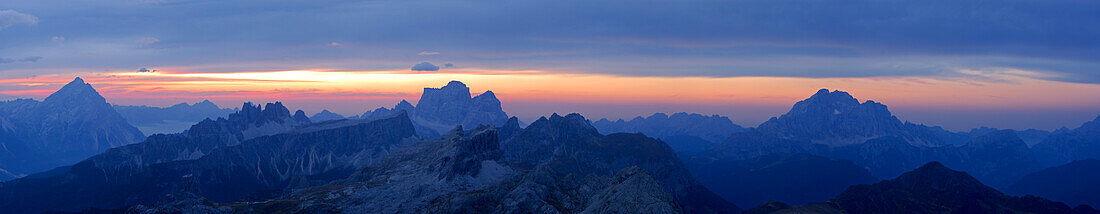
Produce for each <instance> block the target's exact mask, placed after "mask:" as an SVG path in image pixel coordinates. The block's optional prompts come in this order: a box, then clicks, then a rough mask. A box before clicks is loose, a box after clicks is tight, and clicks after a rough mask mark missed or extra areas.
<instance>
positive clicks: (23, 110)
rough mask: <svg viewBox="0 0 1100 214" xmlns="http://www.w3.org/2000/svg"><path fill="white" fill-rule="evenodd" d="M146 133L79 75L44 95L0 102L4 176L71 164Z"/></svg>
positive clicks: (0, 169)
mask: <svg viewBox="0 0 1100 214" xmlns="http://www.w3.org/2000/svg"><path fill="white" fill-rule="evenodd" d="M143 139H145V135H144V134H142V132H141V131H140V130H138V129H137V128H135V127H134V126H131V125H130V124H129V123H127V122H126V119H124V118H123V117H122V116H121V115H119V114H118V112H116V111H115V110H114V109H113V108H111V105H110V104H107V101H106V99H104V98H103V96H100V95H99V92H96V90H95V89H94V88H92V86H91V85H90V84H87V83H84V80H83V79H80V78H76V79H74V80H73V81H72V82H69V83H68V84H66V85H65V86H63V87H61V89H59V90H57V92H54V93H53V94H50V96H48V97H46V99H44V100H42V101H36V100H31V99H17V100H10V101H3V102H0V180H8V179H13V178H15V177H21V176H25V175H28V174H31V173H36V172H41V171H46V170H49V169H52V168H54V167H60V166H64V165H70V164H73V163H76V162H77V161H80V160H83V159H85V158H88V157H91V156H92V155H95V154H99V153H101V152H103V151H106V150H107V149H109V148H112V147H117V146H122V145H128V144H133V143H137V142H141V141H142V140H143Z"/></svg>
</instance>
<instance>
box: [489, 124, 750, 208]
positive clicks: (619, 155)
mask: <svg viewBox="0 0 1100 214" xmlns="http://www.w3.org/2000/svg"><path fill="white" fill-rule="evenodd" d="M501 147H502V148H503V150H504V159H505V161H507V162H508V163H509V164H511V165H512V166H515V167H519V168H521V169H534V168H536V167H537V166H540V165H541V166H543V167H549V168H550V169H552V171H554V172H556V173H559V175H558V176H566V175H569V174H574V175H575V176H581V177H583V176H586V175H589V174H592V175H600V176H610V175H612V174H613V173H614V172H616V171H618V170H620V169H622V168H626V167H631V166H637V167H639V168H641V169H642V170H643V171H645V172H647V173H649V174H650V175H653V177H654V178H656V179H657V180H658V181H659V182H661V184H662V185H663V186H664V188H665V189H666V190H667V191H669V192H670V193H671V194H672V196H673V198H674V199H675V200H676V203H677V204H678V205H679V206H680V207H681V208H682V209H683V210H684V211H685V212H688V213H710V212H719V213H723V212H734V211H737V210H738V208H737V207H736V206H734V205H733V204H730V203H729V202H727V201H725V200H723V199H722V198H720V197H719V196H718V195H716V194H714V193H713V192H711V191H710V190H707V189H706V188H705V187H703V186H702V185H700V184H699V183H698V182H696V181H695V179H694V178H693V177H692V176H691V174H690V173H689V171H688V170H687V168H686V167H685V166H684V164H683V163H682V162H681V161H680V160H679V159H678V158H677V157H676V155H675V154H674V153H673V151H672V149H671V148H670V147H669V146H668V145H666V144H664V143H663V142H661V141H659V140H656V139H653V138H649V137H646V136H645V135H642V134H624V133H619V134H611V135H606V136H605V135H601V134H600V133H599V132H597V131H596V129H595V128H594V127H592V126H591V125H589V123H588V121H587V120H585V119H584V117H582V116H581V115H579V114H569V115H566V116H564V117H562V116H558V115H557V114H554V115H552V116H550V118H545V117H543V118H539V119H538V120H537V121H535V122H533V123H531V125H529V126H527V128H525V129H524V130H523V131H521V132H519V133H518V134H516V135H515V136H513V137H512V138H511V139H509V140H507V141H504V142H503V143H502V145H501Z"/></svg>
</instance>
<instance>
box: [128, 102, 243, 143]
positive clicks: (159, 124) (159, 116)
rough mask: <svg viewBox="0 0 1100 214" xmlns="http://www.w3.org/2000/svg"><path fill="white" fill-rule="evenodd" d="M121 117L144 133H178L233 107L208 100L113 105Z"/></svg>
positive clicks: (223, 113) (229, 111)
mask: <svg viewBox="0 0 1100 214" xmlns="http://www.w3.org/2000/svg"><path fill="white" fill-rule="evenodd" d="M112 107H113V108H114V109H115V111H118V113H119V114H120V115H122V118H126V121H127V122H129V123H130V124H132V125H134V126H135V127H137V128H138V129H139V130H141V132H142V133H145V134H149V135H151V134H157V133H165V134H167V133H179V132H182V131H184V130H187V128H189V127H191V125H194V124H195V123H197V122H199V121H202V120H204V119H206V118H219V117H226V116H228V115H229V114H232V113H233V112H236V111H237V110H235V109H228V108H220V107H218V105H215V104H214V103H213V102H210V100H203V101H202V102H198V103H195V104H187V103H180V104H175V105H172V106H169V107H150V106H126V105H114V106H112Z"/></svg>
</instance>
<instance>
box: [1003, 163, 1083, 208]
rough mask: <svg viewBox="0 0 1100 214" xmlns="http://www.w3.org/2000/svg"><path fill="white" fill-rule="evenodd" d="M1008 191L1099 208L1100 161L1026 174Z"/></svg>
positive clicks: (1072, 164) (1069, 164) (1070, 164)
mask: <svg viewBox="0 0 1100 214" xmlns="http://www.w3.org/2000/svg"><path fill="white" fill-rule="evenodd" d="M1007 192H1008V193H1012V194H1019V195H1024V194H1029V195H1036V196H1040V197H1044V198H1049V199H1051V200H1057V201H1063V202H1066V203H1069V204H1071V205H1079V204H1087V205H1089V206H1093V207H1100V160H1096V159H1087V160H1078V161H1073V162H1070V163H1068V164H1065V165H1061V166H1056V167H1051V168H1047V169H1044V170H1041V171H1038V172H1035V173H1031V174H1028V175H1027V176H1024V178H1023V179H1021V180H1020V181H1019V182H1016V184H1013V185H1012V186H1011V187H1009V188H1008V190H1007Z"/></svg>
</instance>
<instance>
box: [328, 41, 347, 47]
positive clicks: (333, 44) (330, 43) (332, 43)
mask: <svg viewBox="0 0 1100 214" xmlns="http://www.w3.org/2000/svg"><path fill="white" fill-rule="evenodd" d="M328 46H332V47H340V46H344V44H343V43H339V42H329V43H328Z"/></svg>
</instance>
